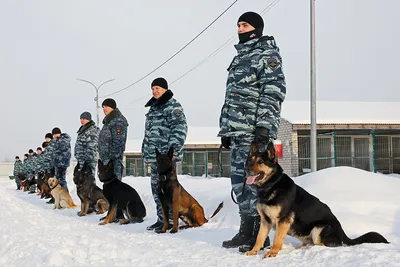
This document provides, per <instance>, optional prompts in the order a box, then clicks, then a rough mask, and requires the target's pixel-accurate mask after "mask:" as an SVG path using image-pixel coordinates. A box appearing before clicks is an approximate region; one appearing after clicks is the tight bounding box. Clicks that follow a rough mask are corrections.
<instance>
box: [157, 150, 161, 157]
mask: <svg viewBox="0 0 400 267" xmlns="http://www.w3.org/2000/svg"><path fill="white" fill-rule="evenodd" d="M160 155H161V154H160V151H158V149H157V148H156V157H157V158H158V156H160Z"/></svg>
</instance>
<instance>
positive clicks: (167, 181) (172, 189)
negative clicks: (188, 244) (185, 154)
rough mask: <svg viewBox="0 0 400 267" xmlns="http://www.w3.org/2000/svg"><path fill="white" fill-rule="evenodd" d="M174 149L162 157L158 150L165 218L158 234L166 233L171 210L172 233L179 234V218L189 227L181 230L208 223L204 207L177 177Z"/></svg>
mask: <svg viewBox="0 0 400 267" xmlns="http://www.w3.org/2000/svg"><path fill="white" fill-rule="evenodd" d="M173 155H174V149H173V148H172V147H171V148H170V149H169V151H168V154H166V155H162V154H160V152H159V151H158V150H157V149H156V158H157V172H158V174H159V178H158V183H159V192H158V195H159V198H160V202H161V205H162V212H163V217H164V225H163V228H162V229H161V230H160V231H158V233H165V232H166V231H167V228H168V220H169V218H168V217H169V209H172V216H173V226H172V229H171V231H170V233H176V232H178V218H180V219H181V220H182V221H184V222H185V223H186V224H187V225H186V226H183V227H181V228H189V227H199V226H202V225H203V224H204V223H206V222H208V220H207V218H206V217H205V216H204V209H203V207H202V206H201V205H200V204H199V202H197V200H196V199H195V198H194V197H192V196H191V195H190V194H189V193H188V192H187V191H186V190H185V189H184V188H183V186H182V185H181V184H180V183H179V181H178V177H177V175H176V166H175V164H174V163H173V161H172V158H173ZM222 207H223V202H221V203H220V204H219V205H218V207H217V209H216V210H215V211H214V213H213V215H212V216H211V217H210V218H212V217H214V216H215V215H216V214H217V213H218V212H219V211H220V210H221V209H222Z"/></svg>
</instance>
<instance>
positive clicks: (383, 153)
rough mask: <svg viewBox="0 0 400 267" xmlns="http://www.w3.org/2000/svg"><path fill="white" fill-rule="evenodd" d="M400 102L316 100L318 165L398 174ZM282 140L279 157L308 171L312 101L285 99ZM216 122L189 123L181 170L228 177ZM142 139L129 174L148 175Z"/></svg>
mask: <svg viewBox="0 0 400 267" xmlns="http://www.w3.org/2000/svg"><path fill="white" fill-rule="evenodd" d="M399 106H400V105H399V103H398V102H327V101H319V102H317V167H318V169H324V168H328V167H333V166H352V167H355V168H359V169H363V170H367V171H373V172H382V173H400V116H398V115H397V113H396V112H394V111H395V110H396V108H397V107H399ZM281 115H282V119H281V126H280V129H279V132H278V141H279V142H280V143H281V144H282V152H283V153H282V157H281V158H279V162H280V164H281V165H282V167H283V169H284V170H285V172H286V173H287V174H288V175H290V176H298V175H301V174H304V173H307V172H309V171H310V104H309V102H289V101H288V102H284V104H283V107H282V114H281ZM218 130H219V129H218V127H217V126H216V127H191V126H189V132H188V137H187V141H186V143H185V146H184V155H183V160H182V162H181V163H180V164H179V165H178V172H179V173H182V174H191V175H195V176H202V175H206V176H208V175H211V176H216V177H219V176H224V177H229V176H230V154H229V151H228V150H226V149H223V150H222V153H221V154H220V155H218V149H219V146H220V138H218V137H217V136H216V135H217V133H218ZM140 148H141V140H130V141H128V143H127V148H126V152H125V163H126V174H127V175H134V176H148V175H149V174H150V169H149V166H146V164H144V163H143V161H142V158H141V153H140Z"/></svg>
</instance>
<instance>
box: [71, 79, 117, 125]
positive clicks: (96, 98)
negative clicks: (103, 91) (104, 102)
mask: <svg viewBox="0 0 400 267" xmlns="http://www.w3.org/2000/svg"><path fill="white" fill-rule="evenodd" d="M76 79H77V80H78V81H81V82H85V83H89V84H91V85H92V86H93V87H94V89H95V90H96V97H95V98H94V101H96V124H97V126H99V120H100V118H99V109H100V106H99V90H100V87H101V86H103V85H104V84H106V83H109V82H112V81H114V80H115V79H111V80H108V81H105V82H103V83H102V84H100V85H99V86H98V87H97V86H96V85H94V83H92V82H90V81H87V80H83V79H79V78H76Z"/></svg>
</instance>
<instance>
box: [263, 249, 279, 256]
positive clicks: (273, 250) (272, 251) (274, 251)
mask: <svg viewBox="0 0 400 267" xmlns="http://www.w3.org/2000/svg"><path fill="white" fill-rule="evenodd" d="M278 252H279V250H275V249H271V250H270V251H268V252H267V253H265V255H264V258H273V257H276V255H278Z"/></svg>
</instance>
